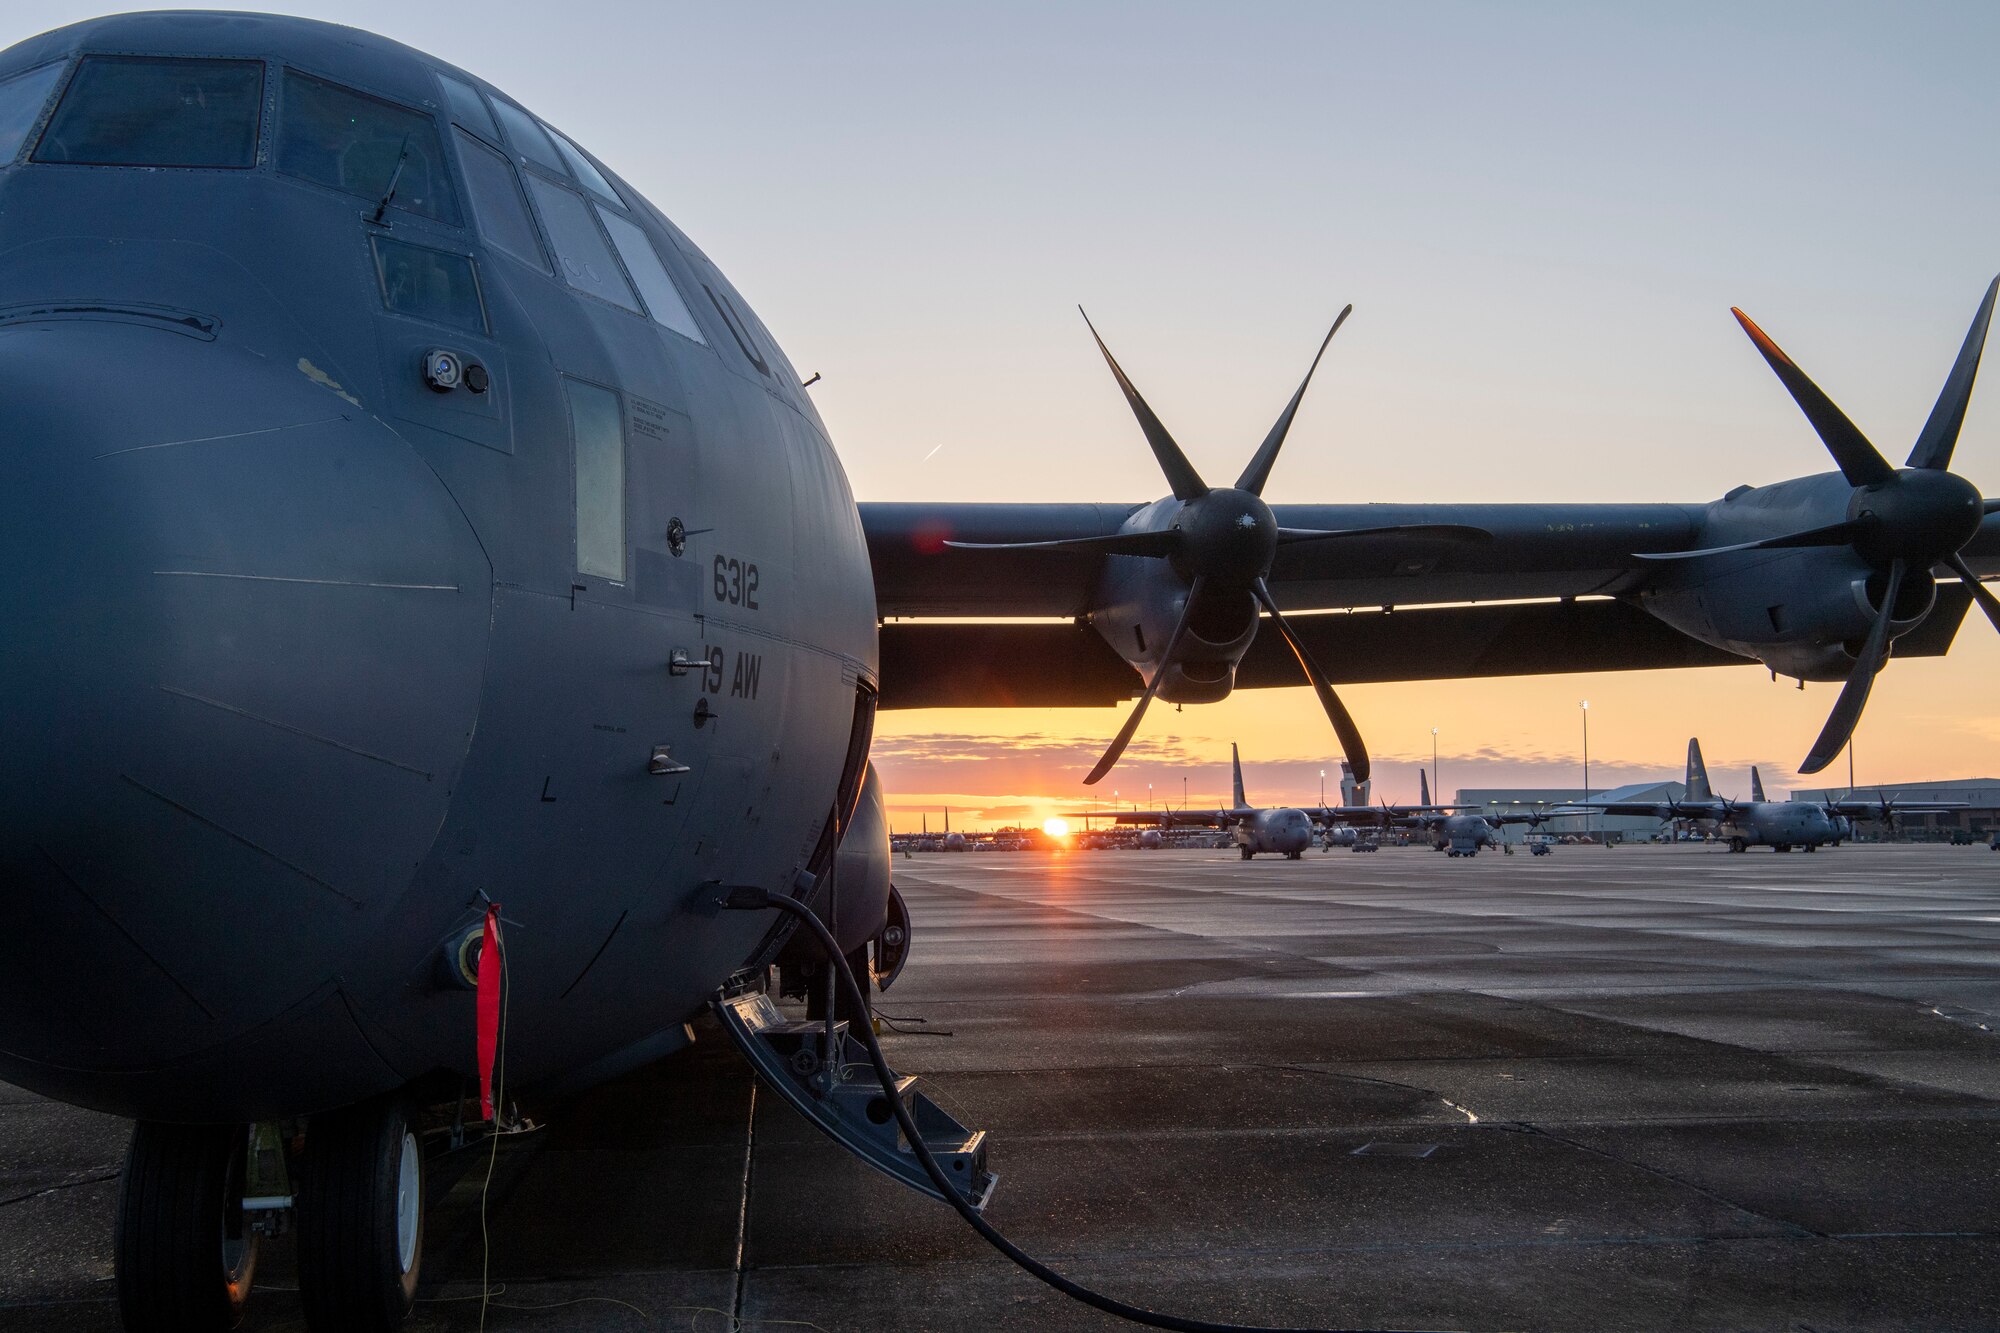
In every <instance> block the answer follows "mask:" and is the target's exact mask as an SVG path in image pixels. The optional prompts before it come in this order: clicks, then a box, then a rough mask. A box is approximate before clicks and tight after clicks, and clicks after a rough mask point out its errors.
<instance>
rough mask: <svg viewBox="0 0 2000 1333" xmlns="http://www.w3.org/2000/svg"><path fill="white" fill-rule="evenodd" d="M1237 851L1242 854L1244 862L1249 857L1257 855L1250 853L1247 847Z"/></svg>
mask: <svg viewBox="0 0 2000 1333" xmlns="http://www.w3.org/2000/svg"><path fill="white" fill-rule="evenodd" d="M1239 850H1240V851H1241V852H1242V853H1243V859H1244V860H1246V861H1248V860H1249V859H1250V858H1251V857H1253V856H1255V855H1256V854H1257V853H1255V852H1253V851H1251V850H1250V849H1249V848H1248V847H1244V848H1240V849H1239Z"/></svg>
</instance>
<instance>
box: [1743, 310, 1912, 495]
mask: <svg viewBox="0 0 2000 1333" xmlns="http://www.w3.org/2000/svg"><path fill="white" fill-rule="evenodd" d="M1729 313H1730V314H1732V315H1734V316H1736V322H1737V323H1738V324H1741V325H1742V326H1743V331H1744V332H1745V333H1747V334H1749V335H1750V341H1751V342H1753V343H1756V344H1757V350H1758V351H1760V352H1762V353H1763V354H1764V360H1766V361H1768V362H1769V363H1770V365H1771V369H1772V370H1774V371H1776V372H1777V374H1778V379H1779V381H1780V382H1782V383H1783V384H1784V386H1785V388H1786V389H1787V390H1788V391H1790V393H1791V395H1792V401H1794V402H1796V403H1797V404H1798V405H1799V410H1800V411H1802V412H1804V413H1805V414H1806V420H1807V421H1810V422H1811V423H1812V428H1813V430H1815V431H1817V432H1818V433H1819V438H1820V440H1821V441H1822V442H1824V443H1825V445H1826V451H1827V452H1828V453H1830V454H1832V455H1833V461H1834V462H1835V463H1836V464H1837V465H1838V466H1839V468H1840V475H1841V476H1843V477H1846V478H1847V484H1848V485H1850V486H1874V485H1877V484H1879V483H1881V482H1885V481H1890V480H1893V479H1894V478H1895V475H1896V469H1894V468H1893V467H1890V466H1889V460H1888V459H1886V458H1884V457H1882V455H1881V454H1880V453H1878V452H1876V449H1875V446H1874V445H1872V444H1870V443H1868V437H1867V436H1866V435H1863V434H1862V433H1861V431H1860V429H1859V428H1858V427H1857V426H1855V424H1854V423H1853V422H1852V421H1849V420H1848V419H1847V414H1846V413H1845V412H1842V411H1841V410H1840V409H1839V408H1837V407H1835V406H1834V405H1833V400H1832V399H1831V398H1828V397H1827V396H1826V395H1825V394H1823V393H1821V392H1820V388H1819V386H1818V385H1817V384H1814V383H1813V382H1812V381H1811V380H1809V379H1807V378H1806V373H1805V372H1804V371H1803V370H1800V369H1799V368H1798V366H1797V365H1795V364H1794V363H1793V361H1792V358H1790V357H1789V356H1786V355H1785V353H1784V350H1783V349H1782V348H1780V347H1779V346H1778V344H1776V343H1774V342H1772V341H1771V338H1770V335H1769V334H1767V333H1765V332H1764V330H1762V329H1760V328H1758V327H1757V325H1756V324H1755V323H1753V322H1752V321H1751V319H1750V316H1748V315H1746V314H1744V313H1743V312H1742V311H1741V310H1738V309H1737V308H1736V307H1734V306H1731V307H1730V308H1729Z"/></svg>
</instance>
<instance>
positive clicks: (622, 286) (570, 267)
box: [521, 171, 646, 319]
mask: <svg viewBox="0 0 2000 1333" xmlns="http://www.w3.org/2000/svg"><path fill="white" fill-rule="evenodd" d="M521 179H522V182H523V183H524V184H525V185H526V186H527V187H528V199H529V202H530V203H532V204H533V205H534V207H535V211H536V212H537V213H538V214H540V215H541V219H542V233H543V234H544V235H545V236H547V237H548V241H549V249H550V250H551V251H553V252H554V255H555V261H556V275H557V276H558V277H560V278H561V279H562V280H563V281H564V282H565V283H567V284H568V285H569V289H570V290H571V291H573V292H580V293H582V294H583V295H585V296H589V297H594V298H596V299H597V300H599V301H603V302H604V303H605V304H607V305H612V306H616V307H617V308H618V309H620V310H623V311H625V312H626V313H627V314H632V315H637V316H639V317H640V318H641V319H643V318H645V315H646V312H645V309H644V307H642V306H641V305H640V303H639V296H638V293H637V291H635V290H634V288H633V286H632V280H631V278H630V277H629V276H627V275H626V272H625V269H624V266H623V265H622V264H620V263H619V261H618V255H617V251H616V250H614V249H613V248H612V245H611V241H610V238H609V237H607V236H606V235H605V234H604V228H603V227H602V226H601V225H599V223H598V221H597V218H596V217H595V216H594V215H593V213H592V212H591V203H590V200H588V199H587V198H585V197H584V196H583V195H582V194H581V193H579V192H578V191H577V190H576V189H575V188H574V187H572V186H569V185H566V184H563V183H562V182H560V181H554V180H550V179H549V178H548V177H546V176H544V175H543V174H542V173H541V172H539V171H524V172H522V173H521ZM552 204H554V205H556V206H555V207H551V205H552ZM564 209H569V210H572V211H571V212H570V213H569V214H568V215H567V216H562V215H560V210H564ZM579 216H580V218H581V221H582V226H581V227H577V226H576V225H575V221H576V219H577V218H578V217H579ZM566 238H568V239H571V240H584V241H586V242H588V243H594V244H595V245H596V246H597V247H598V248H599V249H600V250H601V251H602V252H603V257H604V260H605V262H606V264H607V265H608V267H609V270H610V274H609V280H608V281H600V283H599V285H598V286H589V285H585V284H584V283H583V282H582V281H580V280H579V276H578V274H577V273H576V272H575V271H574V270H575V265H574V264H573V263H572V258H573V254H565V253H564V251H565V249H566V248H569V249H571V250H572V251H573V250H574V247H573V246H571V247H566V245H565V239H566ZM595 258H596V256H594V255H586V256H582V261H583V263H584V266H585V268H586V269H588V268H589V267H590V264H591V263H592V261H593V260H594V259H595ZM599 286H602V287H605V288H607V289H608V290H599ZM620 291H622V292H623V293H624V299H623V300H620V299H619V298H618V296H617V295H615V294H614V293H615V292H620Z"/></svg>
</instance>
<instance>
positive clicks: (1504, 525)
mask: <svg viewBox="0 0 2000 1333" xmlns="http://www.w3.org/2000/svg"><path fill="white" fill-rule="evenodd" d="M1138 508H1139V506H1138V505H1132V504H1047V505H1038V504H950V503H943V504H863V505H861V506H860V511H861V522H862V527H863V529H864V530H865V532H866V535H867V539H868V550H869V556H870V558H871V560H872V562H873V565H874V573H875V598H876V613H877V615H878V616H880V617H881V618H882V620H883V621H884V623H883V625H882V629H881V636H880V647H881V706H882V707H884V708H938V707H954V706H957V707H1010V706H1019V707H1066V706H1081V705H1098V706H1102V705H1109V704H1115V703H1118V702H1120V701H1122V700H1125V699H1130V698H1133V697H1135V696H1136V695H1138V693H1139V692H1140V691H1141V690H1142V689H1143V688H1144V682H1143V681H1142V680H1141V678H1140V676H1139V673H1138V672H1137V671H1135V670H1133V668H1132V667H1131V666H1130V665H1129V664H1128V663H1127V662H1126V661H1125V660H1124V659H1123V658H1121V657H1120V656H1119V655H1118V654H1117V653H1116V652H1115V651H1113V650H1112V648H1111V646H1110V645H1109V644H1108V643H1106V642H1105V641H1104V639H1103V637H1102V636H1101V635H1099V634H1098V633H1097V631H1096V630H1095V629H1093V628H1091V627H1090V626H1089V625H1088V624H1086V623H1084V621H1083V619H1082V618H1083V617H1084V616H1086V615H1087V614H1089V613H1090V612H1091V611H1092V610H1093V609H1095V608H1094V607H1093V599H1094V598H1095V597H1096V595H1097V593H1098V589H1099V580H1100V577H1101V575H1102V573H1103V569H1104V564H1105V561H1106V560H1107V559H1110V558H1113V557H1107V556H1104V555H1101V554H1095V553H1088V554H1080V553H1075V552H1049V551H989V550H964V549H959V548H955V547H948V546H946V545H945V543H946V542H947V541H965V542H982V543H996V542H1025V541H1057V540H1070V539H1076V538H1087V537H1102V536H1106V535H1109V534H1112V533H1115V532H1117V531H1118V530H1119V528H1120V526H1121V525H1122V524H1123V523H1124V522H1125V520H1126V519H1127V518H1128V517H1129V516H1130V515H1131V514H1132V513H1133V512H1134V511H1135V510H1136V509H1138ZM1698 509H1699V507H1698V506H1693V505H1686V506H1683V505H1672V504H1643V505H1486V504H1466V505H1275V506H1273V507H1272V510H1273V514H1274V516H1275V517H1276V519H1277V521H1278V523H1279V524H1280V525H1282V526H1284V527H1287V528H1291V527H1297V528H1354V527H1375V526H1383V525H1390V524H1438V523H1448V524H1461V525H1469V526H1473V527H1478V528H1482V529H1484V530H1485V531H1487V532H1490V533H1491V534H1492V535H1493V539H1492V541H1491V542H1487V543H1480V544H1455V543H1450V542H1442V541H1437V540H1435V539H1426V538H1422V537H1411V536H1407V535H1406V536H1396V537H1387V536H1385V537H1367V538H1356V539H1353V540H1348V541H1340V542H1322V543H1315V542H1306V543H1301V544H1299V545H1296V546H1287V547H1284V548H1282V549H1281V550H1280V551H1279V552H1278V555H1277V560H1276V563H1275V564H1274V565H1273V566H1272V570H1271V577H1270V580H1269V581H1270V585H1271V590H1272V594H1273V596H1274V597H1275V599H1276V600H1277V602H1278V604H1279V605H1280V607H1282V608H1283V609H1284V610H1285V611H1286V612H1287V613H1288V619H1289V620H1290V622H1291V624H1292V626H1293V627H1294V629H1295V630H1296V631H1297V632H1298V634H1299V636H1300V638H1301V640H1302V641H1303V642H1304V643H1305V644H1306V646H1307V648H1308V649H1309V650H1310V651H1311V652H1312V653H1313V655H1314V656H1315V657H1316V658H1317V659H1318V661H1319V662H1320V664H1321V666H1322V667H1323V669H1324V670H1325V672H1326V675H1327V676H1328V677H1329V679H1331V680H1332V681H1333V682H1334V683H1335V684H1349V683H1358V682H1367V681H1388V680H1441V679H1462V678H1467V677H1478V676H1520V675H1541V674H1547V673H1554V672H1571V671H1618V670H1644V669H1650V668H1657V667H1695V666H1722V665H1741V664H1743V663H1744V662H1746V661H1747V660H1748V659H1746V658H1742V657H1738V656H1736V655H1734V654H1732V653H1728V652H1724V651H1722V650H1721V649H1718V648H1713V647H1710V646H1709V645H1707V644H1704V643H1701V642H1699V641H1697V640H1695V639H1692V638H1689V637H1688V636H1686V635H1684V634H1682V633H1680V632H1679V631H1678V630H1675V629H1673V628H1671V627H1670V626H1668V625H1667V624H1665V623H1664V622H1662V621H1660V620H1657V619H1655V618H1654V617H1652V616H1649V615H1647V614H1646V613H1645V612H1644V611H1642V610H1640V609H1639V608H1638V607H1637V606H1636V605H1631V604H1628V603H1627V602H1625V601H1621V600H1618V599H1619V597H1620V596H1621V595H1624V594H1627V593H1629V592H1630V591H1632V590H1633V589H1634V588H1636V587H1637V586H1638V585H1639V583H1640V582H1641V581H1642V580H1643V579H1644V578H1646V577H1647V576H1648V575H1649V574H1650V573H1652V572H1654V571H1650V570H1648V569H1644V568H1641V567H1640V566H1643V565H1645V564H1646V563H1647V562H1644V561H1638V560H1634V559H1633V558H1632V557H1633V554H1634V553H1635V552H1643V551H1664V550H1676V549H1683V548H1685V547H1686V546H1687V545H1688V544H1689V543H1690V542H1691V541H1693V540H1694V536H1695V532H1696V528H1695V517H1694V515H1695V514H1696V513H1697V512H1698ZM1970 600H1971V599H1970V594H1969V593H1967V592H1966V591H1965V590H1964V589H1963V588H1961V587H1959V586H1957V585H1954V584H1942V585H1940V586H1939V588H1938V603H1939V612H1937V613H1934V614H1932V615H1931V616H1930V617H1929V619H1927V620H1926V621H1925V622H1924V624H1923V625H1922V626H1921V627H1919V628H1918V629H1917V630H1914V631H1912V632H1911V633H1909V634H1907V635H1905V636H1904V637H1903V638H1901V639H1898V640H1897V642H1896V653H1897V655H1898V656H1899V657H1912V656H1934V655H1937V654H1939V653H1942V652H1943V651H1944V650H1945V648H1946V647H1948V646H1949V645H1950V642H1951V639H1952V637H1953V636H1954V635H1955V634H1956V633H1957V630H1958V625H1959V621H1960V620H1961V619H1962V618H1963V616H1964V613H1965V609H1966V607H1967V606H1968V605H1969V603H1970ZM1467 603H1473V604H1470V605H1468V604H1467ZM1441 604H1448V605H1441ZM1315 612H1324V613H1327V614H1314V613H1315ZM1298 683H1299V672H1298V664H1297V662H1296V661H1295V660H1294V659H1293V656H1292V653H1291V651H1290V649H1289V648H1287V647H1286V645H1285V642H1284V639H1283V637H1282V636H1280V635H1278V634H1259V635H1257V637H1256V639H1255V641H1254V642H1252V643H1251V645H1250V648H1249V651H1248V652H1247V653H1246V654H1245V656H1244V657H1243V660H1242V662H1241V664H1240V665H1239V667H1238V669H1237V674H1236V687H1237V688H1239V689H1244V688H1252V689H1254V688H1259V687H1266V686H1285V685H1296V684H1298Z"/></svg>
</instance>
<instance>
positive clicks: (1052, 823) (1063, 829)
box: [1042, 817, 1069, 838]
mask: <svg viewBox="0 0 2000 1333" xmlns="http://www.w3.org/2000/svg"><path fill="white" fill-rule="evenodd" d="M1042 832H1044V833H1046V834H1048V835H1049V836H1050V837H1051V838H1067V837H1068V836H1069V821H1068V820H1067V819H1058V818H1053V817H1051V818H1049V819H1045V820H1043V821H1042Z"/></svg>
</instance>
